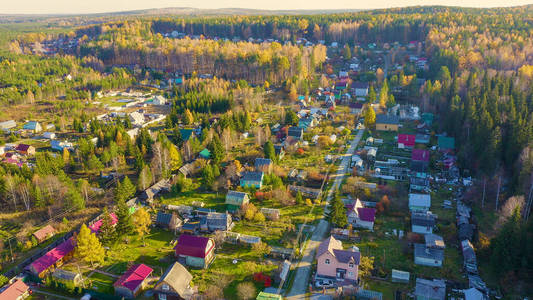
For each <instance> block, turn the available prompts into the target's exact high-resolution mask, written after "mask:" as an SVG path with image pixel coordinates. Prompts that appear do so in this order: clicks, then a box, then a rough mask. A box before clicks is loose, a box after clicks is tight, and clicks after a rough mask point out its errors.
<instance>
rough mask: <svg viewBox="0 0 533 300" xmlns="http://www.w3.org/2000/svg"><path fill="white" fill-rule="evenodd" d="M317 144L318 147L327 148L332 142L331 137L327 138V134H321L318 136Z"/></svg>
mask: <svg viewBox="0 0 533 300" xmlns="http://www.w3.org/2000/svg"><path fill="white" fill-rule="evenodd" d="M317 144H318V146H319V147H320V148H328V147H330V146H331V145H332V144H333V143H332V141H331V139H330V138H329V136H326V135H321V136H319V137H318V140H317Z"/></svg>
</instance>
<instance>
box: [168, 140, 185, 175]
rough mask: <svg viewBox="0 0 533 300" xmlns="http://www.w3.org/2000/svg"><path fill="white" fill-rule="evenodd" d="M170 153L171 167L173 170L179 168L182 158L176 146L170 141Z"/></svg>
mask: <svg viewBox="0 0 533 300" xmlns="http://www.w3.org/2000/svg"><path fill="white" fill-rule="evenodd" d="M168 154H169V156H170V169H171V170H172V171H175V170H178V169H179V168H180V167H181V165H182V159H181V155H180V153H179V151H178V149H177V148H176V146H174V145H172V144H170V143H169V147H168Z"/></svg>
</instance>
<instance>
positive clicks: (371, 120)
mask: <svg viewBox="0 0 533 300" xmlns="http://www.w3.org/2000/svg"><path fill="white" fill-rule="evenodd" d="M374 124H376V112H375V111H374V108H372V106H370V105H369V106H367V108H366V110H365V127H367V128H368V127H370V126H373V125H374Z"/></svg>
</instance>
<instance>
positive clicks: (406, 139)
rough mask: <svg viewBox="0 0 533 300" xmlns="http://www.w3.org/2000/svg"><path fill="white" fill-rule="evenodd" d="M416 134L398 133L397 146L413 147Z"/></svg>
mask: <svg viewBox="0 0 533 300" xmlns="http://www.w3.org/2000/svg"><path fill="white" fill-rule="evenodd" d="M415 139H416V136H415V135H414V134H398V148H402V149H403V148H413V147H414V146H415Z"/></svg>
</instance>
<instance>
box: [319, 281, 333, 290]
mask: <svg viewBox="0 0 533 300" xmlns="http://www.w3.org/2000/svg"><path fill="white" fill-rule="evenodd" d="M315 286H316V287H317V288H322V287H325V288H328V287H333V281H332V280H329V279H322V280H317V281H316V282H315Z"/></svg>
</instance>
